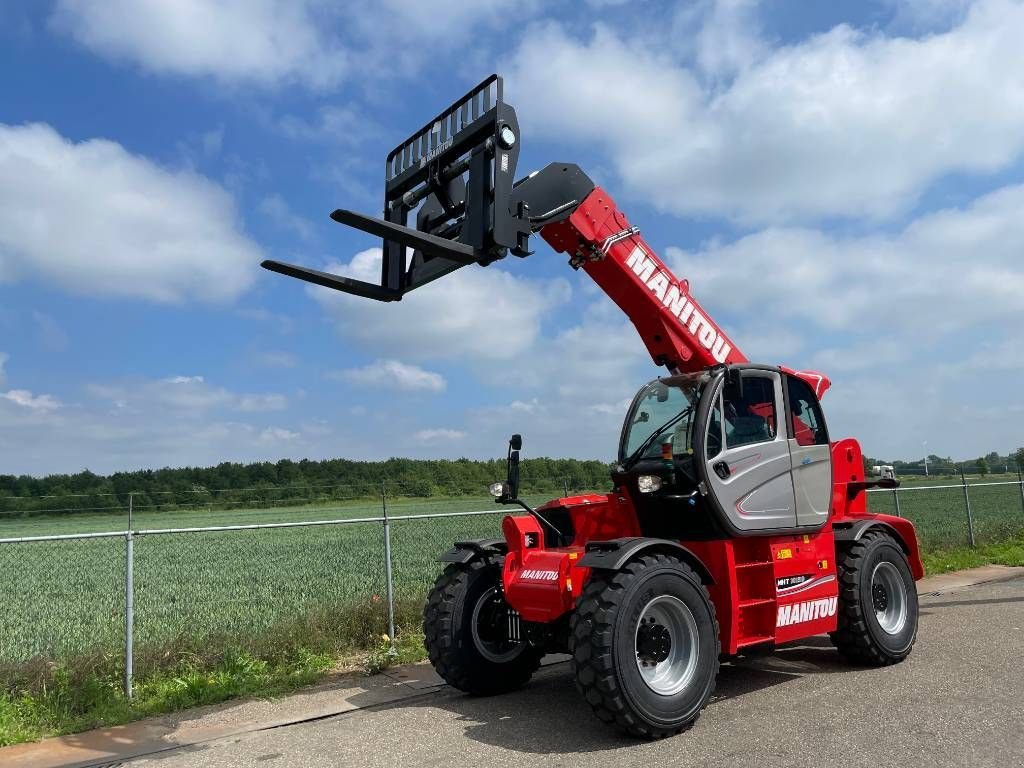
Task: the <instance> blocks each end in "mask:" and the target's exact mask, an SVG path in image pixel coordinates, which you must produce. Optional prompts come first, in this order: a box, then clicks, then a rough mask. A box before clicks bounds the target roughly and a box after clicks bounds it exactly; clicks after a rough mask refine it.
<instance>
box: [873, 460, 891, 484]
mask: <svg viewBox="0 0 1024 768" xmlns="http://www.w3.org/2000/svg"><path fill="white" fill-rule="evenodd" d="M871 473H872V474H874V475H877V476H878V477H886V478H888V479H890V480H895V479H896V470H895V469H894V468H893V466H892V464H875V466H873V467H872V468H871Z"/></svg>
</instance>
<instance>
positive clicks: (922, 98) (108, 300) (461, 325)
mask: <svg viewBox="0 0 1024 768" xmlns="http://www.w3.org/2000/svg"><path fill="white" fill-rule="evenodd" d="M1022 37H1024V6H1022V5H1021V4H1020V3H1014V2H1007V1H1005V0H982V1H980V2H976V3H969V2H962V1H960V0H928V2H913V3H910V2H901V1H900V0H880V1H879V2H874V3H870V2H856V3H803V2H780V3H771V4H767V3H766V4H759V3H757V2H753V1H752V0H719V1H718V2H714V1H712V0H706V1H704V2H686V3H664V2H654V1H653V0H651V1H649V2H632V3H623V2H615V1H614V0H591V2H586V3H582V2H579V3H541V2H529V1H528V2H521V3H517V4H515V12H514V13H510V12H508V7H507V4H505V3H499V2H493V1H492V0H480V1H479V2H474V3H472V4H470V3H465V4H463V3H458V2H450V1H449V2H445V1H442V2H438V3H430V4H425V3H408V2H401V1H400V0H385V1H384V2H372V3H371V2H361V1H359V2H348V3H337V4H335V3H330V2H327V1H326V0H305V1H300V0H293V1H291V2H284V1H283V0H251V1H250V0H246V1H245V2H243V1H242V0H221V1H220V2H215V1H214V0H180V1H179V2H174V3H169V2H158V1H157V0H144V1H143V0H136V1H134V2H128V1H127V0H124V1H123V2H122V1H119V0H58V1H57V2H29V1H27V0H26V1H25V2H18V1H17V0H16V1H15V2H7V3H4V5H3V6H2V8H0V72H2V73H3V74H2V76H0V473H30V474H43V473H48V472H64V471H77V470H80V469H83V468H89V469H92V470H94V471H97V472H109V471H113V470H118V469H133V468H139V467H159V466H165V465H170V466H181V465H190V464H191V465H196V464H198V465H203V464H210V463H216V462H218V461H221V460H237V461H249V460H262V459H277V458H282V457H290V458H303V457H311V458H320V457H330V456H346V457H353V458H382V457H388V456H395V455H400V456H423V457H435V456H436V457H458V456H471V457H490V456H495V455H498V454H500V453H501V451H502V445H503V440H504V439H505V437H506V435H507V434H508V433H510V432H512V431H513V430H514V431H521V432H522V433H523V434H524V435H525V439H526V453H527V454H528V455H541V454H545V455H555V456H578V457H588V458H589V457H594V458H602V459H609V458H611V457H612V455H613V453H614V451H615V445H616V438H617V433H618V429H619V426H620V420H621V417H622V414H623V412H624V408H625V403H626V401H627V400H628V398H629V397H630V395H631V393H632V392H633V391H635V389H636V388H637V387H638V386H639V385H640V384H641V383H642V382H643V381H645V380H647V379H648V378H651V377H652V376H654V375H656V374H657V370H656V369H655V368H654V366H653V364H652V363H651V362H650V361H649V360H648V359H645V352H644V349H643V346H642V344H641V343H640V340H639V338H638V337H637V336H636V334H635V332H634V331H633V329H632V327H631V326H630V325H628V323H627V322H626V321H625V319H624V318H623V317H622V316H621V315H620V314H618V310H617V309H616V308H615V307H614V306H613V305H612V304H611V303H610V302H609V301H608V300H607V299H605V298H604V297H603V296H602V295H601V294H600V293H598V292H597V291H596V289H595V288H594V287H593V286H592V285H588V284H587V283H586V282H585V281H586V277H585V276H584V275H582V274H577V273H574V272H573V271H571V270H569V269H568V268H567V267H566V266H565V264H564V262H563V261H562V258H561V257H560V256H557V255H555V254H553V253H552V252H551V251H549V250H548V249H547V248H546V247H544V246H543V245H542V244H541V243H540V242H539V241H538V245H540V246H541V247H539V248H538V253H537V254H536V255H535V256H533V257H531V258H530V259H527V260H518V259H509V260H506V261H504V262H501V263H499V264H497V265H494V266H491V267H488V268H477V267H472V268H467V269H463V270H460V271H459V272H457V273H455V275H453V276H452V277H450V278H448V279H446V280H443V281H439V282H438V283H435V284H433V285H431V286H428V287H426V288H424V289H422V290H420V291H418V292H416V293H415V294H412V295H410V296H409V297H408V298H407V299H406V300H405V301H403V302H401V304H400V305H378V304H374V303H370V302H365V301H356V300H349V299H347V297H343V296H340V295H333V294H332V295H328V294H327V293H326V292H323V291H320V290H318V289H314V288H309V287H306V286H304V285H303V284H301V283H299V282H297V281H292V280H287V279H285V278H282V277H279V276H276V275H272V274H270V273H266V272H264V271H262V270H260V269H259V267H258V265H259V262H260V261H261V260H262V259H264V258H275V259H280V260H284V261H292V262H299V263H304V264H308V265H310V266H313V267H316V268H321V269H322V268H328V269H332V270H339V271H344V272H345V273H347V274H360V273H365V272H366V271H367V270H368V269H371V268H372V266H373V265H374V264H375V262H374V259H375V258H376V256H375V252H374V251H373V250H372V249H374V248H375V247H377V245H378V243H376V242H375V241H374V240H373V239H372V238H370V237H369V236H364V235H362V234H360V233H358V232H355V231H353V230H347V229H345V228H342V227H340V226H338V225H336V224H334V223H333V222H331V221H330V220H329V219H328V213H329V212H330V211H331V210H333V209H334V208H335V207H349V208H355V209H360V210H364V211H367V212H371V213H372V212H375V211H376V210H377V209H378V208H379V206H380V198H381V195H382V179H381V168H382V165H383V158H384V157H385V155H386V153H387V152H388V150H389V149H391V148H392V147H393V146H394V145H396V144H397V143H398V142H399V141H401V140H402V139H403V138H404V137H405V136H406V135H407V134H409V133H410V132H411V131H413V130H415V129H416V128H417V127H419V126H420V125H421V124H422V123H423V122H424V121H425V120H426V119H428V118H429V117H430V116H432V115H433V114H435V113H436V112H437V111H438V110H439V109H441V108H442V107H444V106H446V105H447V104H448V103H449V102H450V101H451V100H452V99H454V98H456V97H457V96H458V95H460V94H461V93H463V92H464V91H466V90H467V89H468V88H469V87H470V86H472V85H473V84H475V83H476V82H478V81H479V80H481V79H483V77H485V76H486V75H487V74H489V73H490V72H492V71H498V72H501V73H503V74H504V76H505V78H506V95H507V98H508V100H509V101H510V102H511V103H513V104H514V105H515V106H516V108H517V111H518V113H519V118H520V123H521V125H522V127H523V131H524V145H523V147H524V148H523V154H522V156H521V159H520V165H519V170H520V173H521V174H525V173H526V172H528V171H529V170H531V169H533V168H538V167H541V166H543V165H545V164H546V163H547V162H549V161H552V160H563V161H572V162H577V163H579V164H581V165H582V166H583V167H584V168H585V169H587V170H588V171H589V172H590V173H591V175H593V176H594V177H595V178H596V179H597V180H598V181H599V183H601V184H602V185H603V186H604V187H605V188H606V189H607V190H608V191H609V192H611V193H612V194H613V195H614V196H615V197H616V199H617V200H618V202H619V204H620V206H622V207H623V208H625V210H626V211H627V212H628V214H629V216H630V218H631V219H632V220H633V222H634V223H636V224H638V225H639V226H640V227H641V229H642V231H643V232H644V235H645V237H646V239H647V240H648V242H650V243H651V244H652V245H653V246H654V247H655V248H656V249H658V250H659V252H660V253H661V254H662V255H663V256H664V257H665V258H666V259H667V260H668V262H669V263H670V264H671V266H672V267H673V268H674V269H675V271H676V273H677V275H678V276H679V277H680V278H682V277H685V278H688V279H689V280H690V282H691V287H692V290H693V293H694V295H696V296H697V297H698V298H699V299H700V300H701V302H702V303H703V304H704V306H705V307H706V308H707V309H708V310H709V311H710V312H711V314H712V316H713V317H715V319H716V320H718V321H719V322H720V323H721V324H723V325H724V326H725V327H726V329H727V330H728V331H729V333H730V335H731V336H732V337H733V338H734V339H735V340H736V341H737V343H738V344H739V346H740V347H741V349H742V350H743V351H744V352H745V353H746V354H747V355H748V357H751V358H752V359H757V360H759V361H765V362H779V363H784V364H789V365H792V366H794V367H803V368H816V369H819V370H822V371H824V372H826V373H828V374H829V375H830V377H831V378H832V380H833V382H834V384H833V389H832V390H831V391H830V392H829V393H828V395H827V396H826V398H825V402H824V405H825V408H826V414H827V417H828V418H829V422H830V427H831V431H832V434H833V436H834V437H837V436H842V435H853V436H856V437H858V438H860V439H861V441H862V443H863V445H864V448H865V451H866V453H868V454H870V455H873V456H883V457H890V458H895V457H905V458H911V457H916V456H920V455H921V454H923V452H924V447H923V444H924V442H925V441H927V450H928V452H929V453H936V454H939V455H943V456H945V455H951V456H953V457H954V458H967V457H973V456H977V455H979V454H983V453H987V452H989V451H991V450H999V451H1001V452H1006V451H1009V450H1012V449H1015V448H1017V447H1018V446H1020V445H1022V444H1024V429H1022V427H1024V407H1022V405H1021V400H1020V394H1019V391H1020V385H1019V383H1018V382H1019V380H1020V374H1021V373H1022V371H1024V344H1022V342H1021V340H1020V325H1021V318H1022V316H1024V267H1022V263H1024V262H1022V258H1021V257H1022V253H1024V217H1022V216H1021V215H1020V212H1021V210H1022V204H1024V160H1022V154H1024V49H1022V48H1021V46H1020V44H1019V41H1020V40H1021V39H1022Z"/></svg>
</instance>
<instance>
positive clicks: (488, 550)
mask: <svg viewBox="0 0 1024 768" xmlns="http://www.w3.org/2000/svg"><path fill="white" fill-rule="evenodd" d="M506 552H508V544H506V543H505V540H504V539H467V540H466V541H456V542H455V546H454V547H452V548H451V549H449V550H448V551H447V552H445V553H444V554H443V555H441V556H440V557H439V558H437V559H438V560H439V561H440V562H442V563H461V564H462V565H465V564H466V563H468V562H471V561H473V560H477V559H479V558H481V557H483V556H484V555H487V554H502V555H503V554H505V553H506Z"/></svg>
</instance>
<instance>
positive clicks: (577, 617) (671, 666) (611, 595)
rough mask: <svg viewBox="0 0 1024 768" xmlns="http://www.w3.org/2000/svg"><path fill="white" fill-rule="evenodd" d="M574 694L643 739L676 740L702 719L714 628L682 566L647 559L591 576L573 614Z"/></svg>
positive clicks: (710, 611) (710, 680)
mask: <svg viewBox="0 0 1024 768" xmlns="http://www.w3.org/2000/svg"><path fill="white" fill-rule="evenodd" d="M569 651H570V653H571V654H572V667H573V673H574V675H575V676H576V687H577V688H578V689H579V691H580V693H581V694H583V696H584V697H585V698H586V700H587V701H588V702H589V703H590V705H591V707H592V708H593V710H594V713H595V714H596V715H597V716H598V717H599V718H600V719H601V720H603V721H604V722H606V723H609V724H614V725H616V726H618V727H619V728H620V729H621V730H623V731H625V732H627V733H629V734H631V735H633V736H640V737H643V738H663V737H665V736H670V735H673V734H676V733H679V731H681V730H682V729H683V728H685V727H686V726H688V725H690V724H691V723H692V722H693V721H694V720H696V719H697V716H698V715H699V714H700V711H701V709H702V708H703V707H704V705H705V704H706V703H707V701H708V699H709V698H710V697H711V693H712V691H714V687H715V678H716V677H717V675H718V653H719V641H718V622H717V620H716V619H715V611H714V607H713V606H712V605H711V600H710V598H709V596H708V593H707V590H706V589H705V588H704V586H703V585H702V584H701V582H700V579H699V577H698V576H697V574H696V573H694V571H693V569H691V568H690V567H689V566H688V565H686V564H685V563H683V562H681V561H679V560H677V559H675V558H673V557H669V556H667V555H663V554H651V555H644V556H642V557H640V558H638V559H637V560H635V561H633V562H631V563H628V564H627V565H626V566H625V567H624V568H623V569H622V570H621V571H618V572H615V573H603V572H595V573H594V574H593V575H592V576H591V577H590V581H589V582H588V583H587V586H586V588H585V589H584V592H583V595H582V596H581V597H580V600H579V602H578V603H577V606H576V610H575V612H574V613H573V616H572V620H571V625H570V635H569Z"/></svg>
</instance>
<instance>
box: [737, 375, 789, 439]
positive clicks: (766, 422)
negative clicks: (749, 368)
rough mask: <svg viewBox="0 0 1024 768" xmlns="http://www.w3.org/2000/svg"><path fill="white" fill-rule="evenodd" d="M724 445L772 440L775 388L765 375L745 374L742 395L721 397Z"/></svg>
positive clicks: (774, 427) (776, 421) (774, 425)
mask: <svg viewBox="0 0 1024 768" xmlns="http://www.w3.org/2000/svg"><path fill="white" fill-rule="evenodd" d="M723 411H724V418H725V445H726V447H727V448H738V447H741V446H744V445H752V444H754V443H764V442H768V441H770V440H774V439H775V433H776V428H777V424H778V420H777V418H776V413H775V387H774V382H773V381H772V379H770V378H767V377H765V376H744V377H743V395H742V396H741V397H738V398H730V397H728V396H724V397H723Z"/></svg>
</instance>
